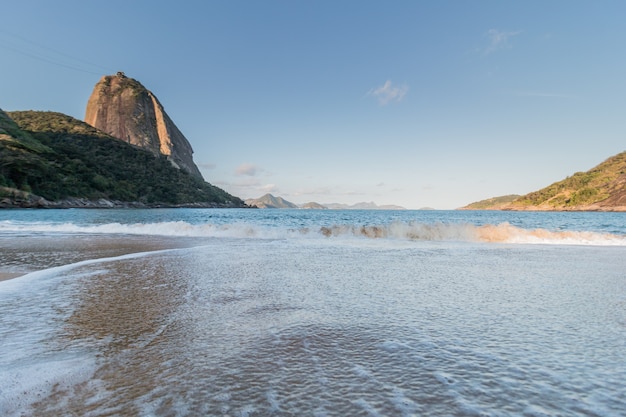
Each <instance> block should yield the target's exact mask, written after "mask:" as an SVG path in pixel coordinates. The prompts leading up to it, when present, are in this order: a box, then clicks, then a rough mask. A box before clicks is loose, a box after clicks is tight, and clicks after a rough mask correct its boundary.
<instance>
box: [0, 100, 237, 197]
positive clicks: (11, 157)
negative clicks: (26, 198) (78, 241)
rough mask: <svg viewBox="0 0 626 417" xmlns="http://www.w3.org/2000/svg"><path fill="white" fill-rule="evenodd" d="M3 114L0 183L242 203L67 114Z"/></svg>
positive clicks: (60, 192) (53, 193) (63, 193)
mask: <svg viewBox="0 0 626 417" xmlns="http://www.w3.org/2000/svg"><path fill="white" fill-rule="evenodd" d="M7 114H8V116H9V117H10V119H8V120H6V119H7V118H6V116H3V115H2V112H0V117H2V119H0V187H1V186H4V187H9V188H14V189H18V190H21V191H26V192H31V193H33V194H36V195H39V196H41V197H44V198H45V199H47V200H50V201H58V200H62V199H65V198H69V197H78V198H86V199H90V200H96V199H102V198H104V199H108V200H117V201H124V202H131V201H132V202H141V203H145V204H158V203H163V204H171V205H177V204H189V203H214V204H217V205H226V206H242V205H243V202H242V201H241V200H240V199H239V198H237V197H233V196H231V195H230V194H228V193H226V192H225V191H223V190H221V189H219V188H217V187H215V186H213V185H211V184H209V183H207V182H204V181H202V180H200V179H198V178H195V177H193V176H191V175H190V174H188V173H187V172H185V171H182V170H179V169H176V168H174V167H173V166H172V165H171V163H170V162H169V161H168V160H167V158H166V157H165V156H162V157H155V156H154V155H153V154H151V153H150V152H148V151H145V150H142V149H139V148H137V147H134V146H132V145H129V144H127V143H125V142H123V141H121V140H119V139H116V138H113V137H111V136H109V135H107V134H105V133H103V132H101V131H98V130H97V129H95V128H93V127H91V126H89V125H87V124H86V123H83V122H81V121H79V120H76V119H74V118H72V117H70V116H66V115H64V114H61V113H55V112H35V111H21V112H9V113H7ZM11 119H12V120H11ZM13 121H14V122H15V123H13Z"/></svg>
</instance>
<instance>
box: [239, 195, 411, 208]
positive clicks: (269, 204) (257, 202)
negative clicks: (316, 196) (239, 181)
mask: <svg viewBox="0 0 626 417" xmlns="http://www.w3.org/2000/svg"><path fill="white" fill-rule="evenodd" d="M245 203H246V204H247V205H249V206H251V207H258V208H273V209H287V208H290V209H298V208H299V209H317V210H324V209H333V210H406V209H405V208H404V207H401V206H395V205H383V206H379V205H376V204H375V203H373V202H369V203H357V204H352V205H348V204H338V203H330V204H320V203H315V202H311V203H305V204H301V205H297V204H295V203H292V202H290V201H287V200H285V199H284V198H282V197H275V196H273V195H272V194H265V195H264V196H262V197H259V198H251V199H248V200H246V201H245Z"/></svg>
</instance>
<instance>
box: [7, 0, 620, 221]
mask: <svg viewBox="0 0 626 417" xmlns="http://www.w3.org/2000/svg"><path fill="white" fill-rule="evenodd" d="M2 15H3V19H2V20H3V23H2V27H0V62H1V64H0V108H2V109H4V110H8V111H11V110H27V109H34V110H51V111H58V112H62V113H66V114H69V115H71V116H74V117H76V118H79V119H81V120H82V119H83V118H84V111H85V106H86V104H87V99H88V98H89V95H90V94H91V91H92V89H93V86H94V85H95V84H96V82H97V81H98V80H99V78H100V77H101V76H102V75H105V74H114V73H115V72H116V71H124V72H125V73H126V75H127V76H129V77H132V78H135V79H137V80H139V81H140V82H141V83H143V84H144V85H145V86H146V87H147V88H148V89H149V90H151V91H152V92H153V93H154V94H156V95H157V97H158V98H159V100H160V101H161V103H162V104H163V105H164V107H165V110H166V111H167V113H168V114H169V115H170V116H171V117H172V119H173V120H174V122H175V123H176V124H177V126H178V127H179V128H180V130H181V131H182V132H183V133H184V134H185V136H186V137H187V139H188V140H189V141H190V142H191V145H192V146H193V148H194V151H195V153H194V159H195V161H196V163H197V164H198V165H199V166H200V169H201V171H202V173H203V175H204V177H205V179H206V180H207V181H208V182H210V183H212V184H215V185H217V186H219V187H221V188H223V189H225V190H226V191H228V192H230V193H231V194H234V195H236V196H239V197H242V198H250V197H259V196H261V195H263V194H265V193H266V192H271V193H272V194H274V195H280V196H282V197H284V198H286V199H287V200H289V201H293V202H295V203H305V202H309V201H316V202H320V203H332V202H340V203H349V204H351V203H356V202H361V201H374V202H376V203H377V204H397V205H401V206H404V207H407V208H421V207H434V208H439V209H453V208H457V207H460V206H463V205H465V204H467V203H470V202H473V201H477V200H481V199H485V198H489V197H494V196H499V195H504V194H512V193H516V194H525V193H527V192H531V191H535V190H537V189H540V188H542V187H544V186H547V185H549V184H551V183H552V182H555V181H558V180H561V179H563V178H565V177H566V176H568V175H571V174H573V173H575V172H577V171H586V170H588V169H590V168H592V167H593V166H595V165H597V164H599V163H600V162H602V161H603V160H605V159H606V158H608V157H610V156H612V155H614V154H616V153H619V152H622V151H624V150H626V53H624V46H625V45H626V25H624V23H623V22H624V18H625V16H626V2H623V1H545V0H544V1H529V0H526V1H517V2H513V1H461V0H459V1H445V0H438V1H434V0H433V1H363V0H361V1H342V0H336V1H312V0H310V1H298V0H291V1H271V0H268V1H252V0H250V1H237V0H228V1H226V0H223V1H209V0H207V1H185V0H181V1H179V2H161V1H154V0H152V1H139V0H136V1H118V0H112V1H106V2H102V1H88V0H81V1H67V0H59V1H55V2H50V1H47V0H46V1H44V0H39V1H33V0H21V1H19V2H17V1H11V2H4V4H3V5H2Z"/></svg>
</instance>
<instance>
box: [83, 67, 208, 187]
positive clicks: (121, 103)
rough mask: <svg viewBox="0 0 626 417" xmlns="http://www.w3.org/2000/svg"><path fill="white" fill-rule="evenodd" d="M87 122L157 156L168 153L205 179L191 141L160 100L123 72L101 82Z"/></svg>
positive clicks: (91, 99) (175, 162) (173, 160)
mask: <svg viewBox="0 0 626 417" xmlns="http://www.w3.org/2000/svg"><path fill="white" fill-rule="evenodd" d="M85 122H87V123H88V124H90V125H91V126H93V127H95V128H97V129H100V130H102V131H104V132H106V133H108V134H110V135H111V136H114V137H116V138H119V139H122V140H123V141H125V142H128V143H130V144H132V145H135V146H139V147H141V148H144V149H146V150H149V151H150V152H152V153H153V154H154V155H157V156H158V155H165V156H166V157H167V158H168V160H169V161H170V162H171V163H172V165H173V166H175V167H176V168H179V169H182V170H184V171H187V172H188V173H190V174H191V175H193V176H195V177H198V178H200V179H202V174H201V173H200V170H199V169H198V167H197V166H196V164H195V163H194V161H193V149H192V148H191V145H190V144H189V141H187V139H186V138H185V136H184V135H183V134H182V133H181V131H180V130H179V129H178V128H177V127H176V125H175V124H174V122H173V121H172V120H171V119H170V117H169V116H168V115H167V113H166V112H165V110H164V109H163V106H162V105H161V103H160V102H159V100H158V99H157V98H156V96H155V95H154V94H152V93H151V92H150V91H149V90H147V89H146V88H145V87H144V86H143V85H142V84H141V83H140V82H138V81H137V80H134V79H132V78H129V77H126V76H125V75H124V73H122V72H118V73H117V75H105V76H104V77H102V78H101V79H100V81H98V83H97V84H96V86H95V87H94V89H93V93H92V94H91V97H89V101H88V103H87V109H86V111H85Z"/></svg>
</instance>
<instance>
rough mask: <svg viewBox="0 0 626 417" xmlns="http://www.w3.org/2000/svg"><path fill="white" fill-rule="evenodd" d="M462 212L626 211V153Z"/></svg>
mask: <svg viewBox="0 0 626 417" xmlns="http://www.w3.org/2000/svg"><path fill="white" fill-rule="evenodd" d="M461 209H462V210H519V211H521V210H524V211H626V152H622V153H619V154H617V155H615V156H612V157H610V158H609V159H607V160H606V161H604V162H602V163H601V164H600V165H598V166H596V167H594V168H592V169H590V170H589V171H586V172H577V173H575V174H574V175H572V176H570V177H567V178H566V179H564V180H562V181H558V182H555V183H553V184H551V185H549V186H547V187H545V188H542V189H541V190H539V191H535V192H532V193H529V194H526V195H522V196H519V195H508V196H503V197H495V198H491V199H488V200H482V201H477V202H475V203H471V204H468V205H467V206H465V207H462V208H461Z"/></svg>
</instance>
